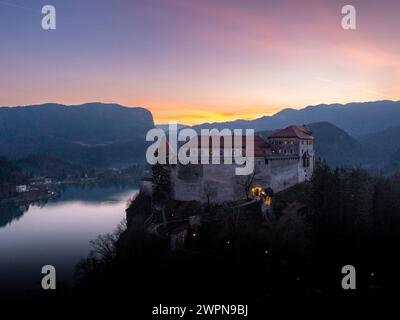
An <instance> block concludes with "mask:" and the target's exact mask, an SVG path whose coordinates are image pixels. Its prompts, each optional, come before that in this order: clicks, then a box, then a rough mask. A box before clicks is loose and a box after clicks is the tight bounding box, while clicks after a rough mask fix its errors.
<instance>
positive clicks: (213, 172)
mask: <svg viewBox="0 0 400 320" xmlns="http://www.w3.org/2000/svg"><path fill="white" fill-rule="evenodd" d="M245 140H246V139H243V142H244V143H243V145H242V148H243V150H244V149H245V147H246V146H245ZM199 141H200V140H199ZM222 147H223V145H222V142H221V148H222ZM198 148H199V149H201V145H200V144H199V147H198ZM314 159H315V158H314V137H313V136H312V133H311V132H310V131H309V130H308V129H307V128H305V127H303V126H289V127H287V128H285V129H283V130H280V131H277V132H275V133H273V134H271V135H270V136H269V137H268V138H267V139H266V140H264V139H263V138H262V137H261V136H259V135H256V136H255V137H254V172H253V174H252V175H251V176H237V175H235V168H236V164H225V163H222V164H187V165H182V164H177V165H172V166H170V177H171V182H172V187H173V197H174V199H176V200H180V201H200V202H211V203H222V202H224V201H234V200H240V199H244V198H246V196H247V195H248V194H246V193H248V192H250V194H251V191H253V192H254V191H256V192H260V190H265V189H268V188H271V189H272V190H273V191H274V192H278V191H281V190H284V189H286V188H289V187H291V186H293V185H295V184H298V183H300V182H303V181H306V180H309V179H310V178H311V175H312V173H313V169H314Z"/></svg>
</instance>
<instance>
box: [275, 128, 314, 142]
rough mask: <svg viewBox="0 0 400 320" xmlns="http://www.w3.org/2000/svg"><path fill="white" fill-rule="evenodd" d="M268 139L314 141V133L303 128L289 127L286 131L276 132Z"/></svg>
mask: <svg viewBox="0 0 400 320" xmlns="http://www.w3.org/2000/svg"><path fill="white" fill-rule="evenodd" d="M268 138H299V139H308V140H310V139H314V138H313V136H312V132H311V131H310V130H308V129H307V128H305V127H303V126H289V127H287V128H285V129H282V130H278V131H276V132H274V133H273V134H271V135H270V136H269V137H268Z"/></svg>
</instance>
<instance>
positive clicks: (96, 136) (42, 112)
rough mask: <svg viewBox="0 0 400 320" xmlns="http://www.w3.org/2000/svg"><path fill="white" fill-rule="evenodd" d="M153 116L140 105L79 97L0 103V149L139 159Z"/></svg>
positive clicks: (107, 162)
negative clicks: (69, 101)
mask: <svg viewBox="0 0 400 320" xmlns="http://www.w3.org/2000/svg"><path fill="white" fill-rule="evenodd" d="M151 128H154V121H153V116H152V114H151V113H150V111H148V110H146V109H144V108H129V107H124V106H121V105H118V104H104V103H97V102H95V103H85V104H82V105H76V106H66V105H61V104H54V103H48V104H42V105H34V106H24V107H1V108H0V154H4V155H6V156H7V157H9V158H12V159H16V158H22V157H26V156H28V155H30V154H47V155H49V156H52V157H55V158H59V159H62V160H65V161H69V162H71V163H78V164H92V165H98V166H113V165H123V164H131V163H134V162H143V161H144V160H145V150H146V146H147V144H146V141H145V136H146V133H147V131H148V130H150V129H151Z"/></svg>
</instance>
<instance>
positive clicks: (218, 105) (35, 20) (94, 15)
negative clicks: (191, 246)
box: [0, 0, 400, 124]
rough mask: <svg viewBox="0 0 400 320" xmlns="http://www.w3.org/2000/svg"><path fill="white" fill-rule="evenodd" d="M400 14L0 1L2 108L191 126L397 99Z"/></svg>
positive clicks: (140, 0)
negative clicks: (114, 113)
mask: <svg viewBox="0 0 400 320" xmlns="http://www.w3.org/2000/svg"><path fill="white" fill-rule="evenodd" d="M45 4H52V5H54V6H55V7H56V10H57V29H56V30H52V31H44V30H42V29H41V17H42V15H41V8H42V6H43V5H45ZM345 4H352V5H354V6H355V7H356V9H357V30H355V31H352V30H343V29H342V27H341V18H342V14H341V8H342V6H343V5H345ZM399 15H400V1H398V0H393V1H389V0H386V1H377V0H376V1H368V0H362V1H335V0H332V1H326V0H321V1H311V0H310V1H298V0H291V1H282V0H276V1H267V0H259V1H258V0H240V1H239V0H196V1H195V0H131V1H128V0H113V1H104V0H96V1H94V0H93V1H89V0H87V1H76V0H68V1H57V0H46V1H34V0H29V1H28V0H26V1H22V0H18V1H17V0H0V58H1V59H0V61H1V62H0V105H1V106H15V105H27V104H37V103H45V102H58V103H63V104H80V103H84V102H91V101H101V102H115V103H120V104H123V105H126V106H132V107H134V106H142V107H145V108H148V109H149V110H151V111H152V113H153V116H154V118H155V121H156V122H157V123H165V122H168V120H176V121H178V122H180V123H185V124H194V123H202V122H210V121H226V120H233V119H238V118H242V119H252V118H256V117H260V116H263V115H270V114H273V113H275V112H277V111H279V110H280V109H282V108H286V107H292V108H302V107H304V106H307V105H311V104H319V103H336V102H339V103H346V102H351V101H370V100H381V99H393V100H400V41H399V35H400V19H399V18H398V16H399Z"/></svg>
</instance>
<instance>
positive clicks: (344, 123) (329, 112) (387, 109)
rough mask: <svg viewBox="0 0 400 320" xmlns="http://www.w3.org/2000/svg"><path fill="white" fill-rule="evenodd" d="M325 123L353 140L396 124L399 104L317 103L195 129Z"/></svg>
mask: <svg viewBox="0 0 400 320" xmlns="http://www.w3.org/2000/svg"><path fill="white" fill-rule="evenodd" d="M313 122H329V123H331V124H333V125H335V126H337V127H338V128H340V129H342V130H344V131H346V132H347V133H348V134H350V135H352V136H354V137H360V136H363V135H367V134H371V133H375V132H378V131H381V130H384V129H387V128H390V127H394V126H399V125H400V101H389V100H383V101H374V102H360V103H348V104H320V105H316V106H308V107H305V108H303V109H299V110H295V109H283V110H282V111H280V112H278V113H276V114H274V115H272V116H264V117H261V118H258V119H255V120H236V121H230V122H222V123H221V122H220V123H203V124H200V125H198V126H194V128H195V129H198V128H217V129H222V128H229V129H234V128H235V129H254V130H256V131H263V130H266V129H268V130H277V129H280V128H284V127H287V126H289V125H292V124H300V125H301V124H306V123H313Z"/></svg>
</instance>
